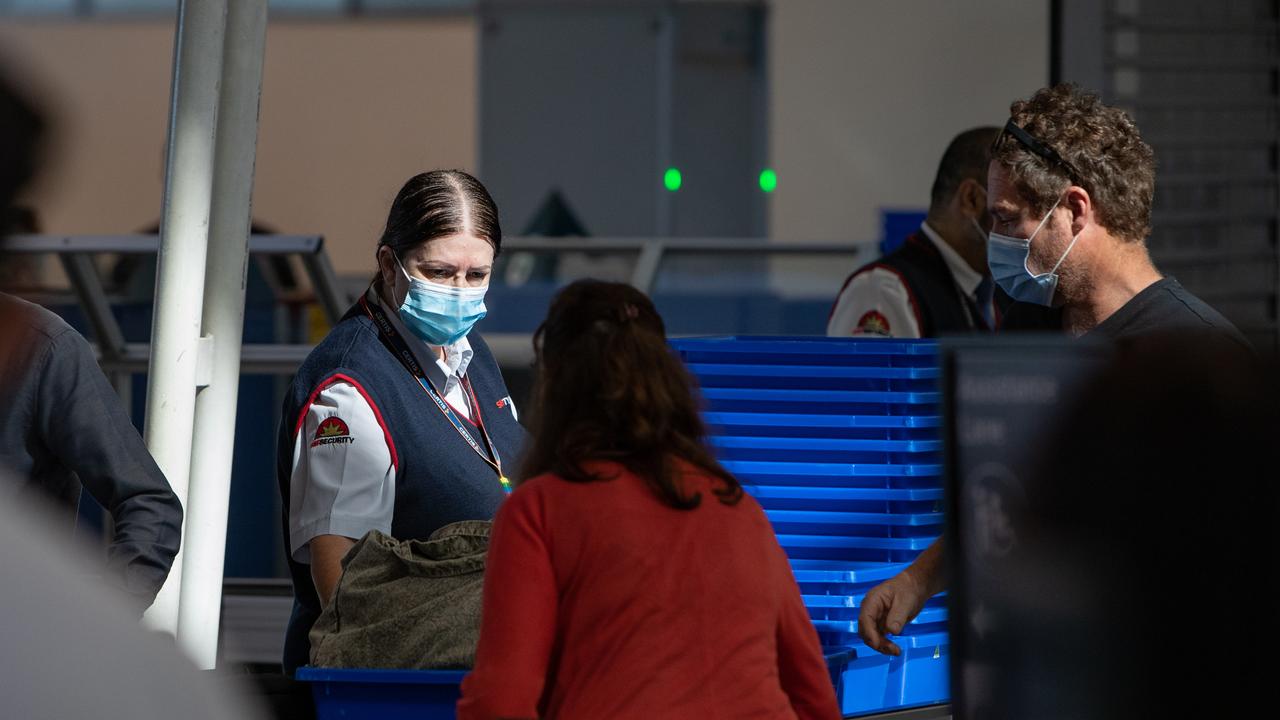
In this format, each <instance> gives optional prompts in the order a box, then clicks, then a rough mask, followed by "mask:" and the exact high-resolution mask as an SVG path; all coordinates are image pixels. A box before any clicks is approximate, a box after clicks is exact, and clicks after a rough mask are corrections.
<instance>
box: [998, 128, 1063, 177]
mask: <svg viewBox="0 0 1280 720" xmlns="http://www.w3.org/2000/svg"><path fill="white" fill-rule="evenodd" d="M1009 137H1012V138H1013V139H1014V140H1017V141H1018V144H1020V145H1022V147H1024V148H1026V149H1028V150H1030V151H1031V152H1033V153H1035V154H1036V155H1039V156H1040V157H1041V158H1043V159H1045V160H1048V161H1049V162H1051V163H1057V164H1058V166H1059V167H1061V168H1062V169H1063V170H1066V171H1067V175H1068V176H1069V177H1070V178H1071V180H1072V182H1074V183H1076V184H1077V185H1083V184H1084V183H1083V182H1082V181H1081V179H1080V172H1079V171H1078V170H1076V168H1075V166H1074V165H1072V164H1071V163H1069V162H1067V161H1066V159H1065V158H1063V157H1062V156H1061V155H1059V154H1058V151H1057V150H1054V149H1053V147H1051V146H1050V145H1049V144H1048V143H1046V142H1043V141H1041V140H1039V139H1038V138H1036V137H1035V136H1034V135H1032V134H1031V133H1029V132H1027V131H1026V130H1023V129H1022V128H1020V127H1018V125H1017V123H1015V122H1014V121H1013V119H1012V118H1010V119H1009V122H1007V123H1005V124H1004V129H1003V130H1001V131H1000V134H999V135H997V136H996V139H995V142H993V143H991V151H992V154H994V153H995V151H996V150H997V149H999V148H1000V146H1001V145H1003V144H1004V141H1005V138H1009Z"/></svg>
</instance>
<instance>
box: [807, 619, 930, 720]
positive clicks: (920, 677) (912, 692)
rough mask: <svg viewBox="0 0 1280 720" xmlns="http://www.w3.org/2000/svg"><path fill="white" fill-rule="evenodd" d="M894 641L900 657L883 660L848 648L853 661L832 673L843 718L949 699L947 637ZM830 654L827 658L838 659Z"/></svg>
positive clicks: (860, 648) (862, 648) (864, 650)
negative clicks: (835, 676)
mask: <svg viewBox="0 0 1280 720" xmlns="http://www.w3.org/2000/svg"><path fill="white" fill-rule="evenodd" d="M893 640H894V642H896V643H898V646H899V647H901V648H902V655H900V656H898V657H891V656H888V655H881V654H880V653H878V652H876V651H874V650H872V649H870V648H868V647H867V646H866V645H862V644H861V643H859V644H855V645H853V646H851V647H849V648H847V650H851V651H852V652H853V654H854V658H853V659H850V660H849V661H848V662H847V664H845V666H844V667H843V668H839V667H832V668H831V670H832V671H833V674H835V675H837V676H838V677H837V682H836V691H837V697H838V698H839V701H840V710H841V712H842V713H843V714H844V715H845V716H850V715H866V714H869V713H878V712H884V711H887V710H896V709H901V708H907V707H915V706H919V705H932V704H936V703H942V702H946V701H947V700H948V699H949V697H950V679H949V676H948V655H949V651H950V644H949V642H948V640H947V634H946V633H929V634H925V635H901V636H897V637H895V638H894V639H893ZM831 652H832V655H829V656H828V657H834V656H836V653H835V652H834V651H831ZM829 667H830V664H829Z"/></svg>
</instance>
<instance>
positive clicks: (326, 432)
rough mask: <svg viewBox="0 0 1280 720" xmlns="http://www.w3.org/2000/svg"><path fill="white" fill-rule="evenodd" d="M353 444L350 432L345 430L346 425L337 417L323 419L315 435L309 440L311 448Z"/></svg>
mask: <svg viewBox="0 0 1280 720" xmlns="http://www.w3.org/2000/svg"><path fill="white" fill-rule="evenodd" d="M350 442H355V438H353V437H351V430H350V429H348V428H347V423H346V422H344V421H343V419H342V418H340V417H338V416H336V415H335V416H333V417H328V418H325V419H324V420H323V421H322V422H321V423H320V427H318V428H316V435H315V437H314V438H313V439H312V440H311V447H318V446H320V445H341V444H346V443H350Z"/></svg>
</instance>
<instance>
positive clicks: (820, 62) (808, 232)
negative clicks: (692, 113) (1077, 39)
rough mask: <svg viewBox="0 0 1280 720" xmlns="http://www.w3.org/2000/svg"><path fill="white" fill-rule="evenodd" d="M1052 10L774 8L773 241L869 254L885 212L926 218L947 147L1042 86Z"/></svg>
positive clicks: (844, 4) (1017, 2)
mask: <svg viewBox="0 0 1280 720" xmlns="http://www.w3.org/2000/svg"><path fill="white" fill-rule="evenodd" d="M1048 5H1049V3H1048V2H1047V0H982V1H981V2H977V1H975V0H963V1H958V0H856V1H853V0H777V1H776V2H774V3H773V4H772V10H771V17H770V34H769V72H770V79H769V83H770V88H769V90H770V98H771V108H770V114H769V125H770V153H771V156H772V162H773V165H774V167H775V168H776V169H777V170H778V176H779V185H778V190H777V191H776V192H775V193H774V194H773V196H772V198H771V202H772V205H771V208H770V235H771V236H772V237H774V238H779V239H795V240H843V241H875V240H878V239H879V214H878V209H879V208H880V207H881V206H890V207H924V206H926V205H927V204H928V201H929V197H928V193H929V186H930V184H931V183H932V181H933V175H934V172H935V171H936V169H937V163H938V159H939V157H940V156H941V154H942V151H943V149H944V148H945V147H946V144H947V142H948V141H949V140H950V139H951V138H952V137H953V136H954V135H955V134H956V133H957V132H959V131H961V130H964V129H966V128H969V127H973V126H976V125H983V124H1003V122H1004V120H1005V119H1006V118H1007V117H1008V108H1009V103H1010V102H1011V101H1012V100H1014V99H1016V98H1018V97H1025V96H1027V95H1029V94H1030V93H1031V92H1033V91H1034V90H1036V89H1037V88H1039V87H1041V86H1042V85H1044V84H1046V83H1047V82H1048V76H1049V71H1048V58H1049V18H1048Z"/></svg>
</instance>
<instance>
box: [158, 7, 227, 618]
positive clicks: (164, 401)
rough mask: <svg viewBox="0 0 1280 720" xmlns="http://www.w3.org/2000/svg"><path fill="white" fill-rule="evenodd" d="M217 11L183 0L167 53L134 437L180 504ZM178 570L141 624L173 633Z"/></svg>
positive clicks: (210, 153)
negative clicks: (160, 174)
mask: <svg viewBox="0 0 1280 720" xmlns="http://www.w3.org/2000/svg"><path fill="white" fill-rule="evenodd" d="M226 13H227V3H226V0H182V2H180V3H179V5H178V22H177V34H176V38H175V42H174V52H173V88H172V104H171V108H170V120H169V148H168V157H167V161H166V167H165V191H164V211H163V214H162V216H161V221H160V256H159V264H158V267H157V271H156V295H155V316H154V318H153V320H152V326H151V362H150V365H149V368H148V374H147V416H146V426H145V428H144V433H143V435H144V436H145V439H146V442H147V448H148V449H149V450H150V451H151V454H152V455H153V456H154V457H155V459H156V463H157V464H158V465H159V466H160V469H161V470H162V471H164V474H165V477H167V478H168V479H169V484H170V485H172V486H173V491H174V492H175V493H176V494H177V495H178V499H179V500H180V501H182V505H183V507H184V508H185V507H187V480H188V473H189V471H190V468H191V438H192V428H193V425H194V421H195V402H196V378H197V365H198V360H199V355H200V349H199V348H200V318H201V306H202V304H203V301H204V292H203V290H204V275H205V253H206V251H207V249H208V242H209V208H210V204H211V198H212V187H213V162H214V142H215V134H216V130H217V118H218V85H219V83H220V81H221V78H222V45H223V37H224V35H225V31H226ZM182 564H183V553H182V551H179V553H178V557H177V558H176V559H175V560H174V563H173V569H172V570H171V571H170V573H169V579H168V581H167V582H165V585H164V587H163V588H162V589H161V590H160V594H159V596H158V597H156V602H155V604H154V605H152V606H151V608H150V609H149V610H148V611H147V614H146V616H145V621H146V622H147V624H148V625H149V626H151V627H153V628H155V629H158V630H162V631H165V632H169V633H173V634H176V632H177V628H178V604H179V593H180V589H181V587H182Z"/></svg>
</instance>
